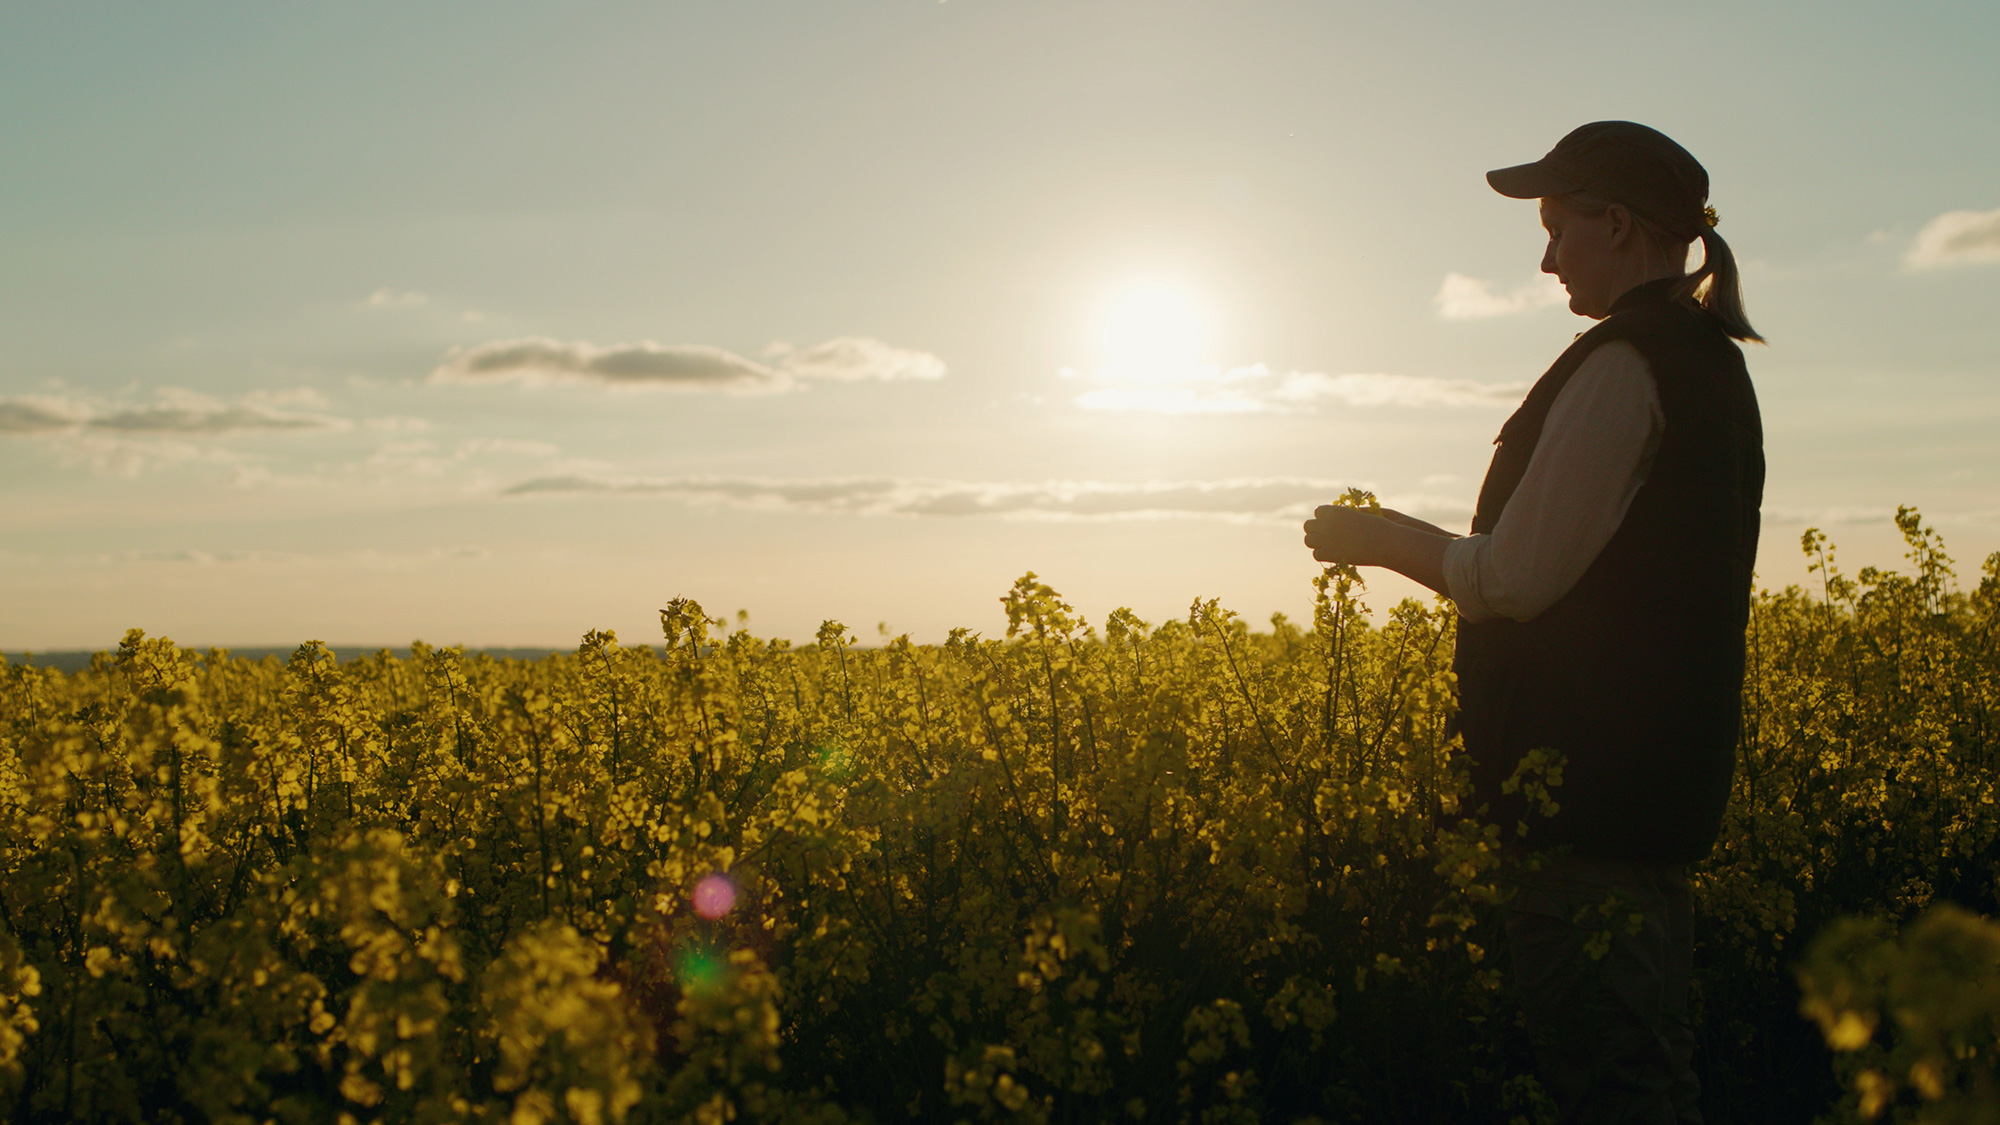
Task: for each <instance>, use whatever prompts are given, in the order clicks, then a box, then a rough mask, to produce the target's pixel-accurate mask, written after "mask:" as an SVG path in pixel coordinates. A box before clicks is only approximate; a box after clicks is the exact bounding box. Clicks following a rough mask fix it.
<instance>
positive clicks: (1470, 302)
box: [1431, 273, 1569, 320]
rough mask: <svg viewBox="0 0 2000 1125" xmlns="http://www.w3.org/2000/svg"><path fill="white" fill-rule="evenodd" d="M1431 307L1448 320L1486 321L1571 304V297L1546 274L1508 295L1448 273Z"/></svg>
mask: <svg viewBox="0 0 2000 1125" xmlns="http://www.w3.org/2000/svg"><path fill="white" fill-rule="evenodd" d="M1431 303H1432V304H1434V305H1436V306H1437V311H1438V315H1439V316H1441V317H1444V318H1445V319H1446V320H1483V319H1486V318H1487V317H1495V316H1512V315H1514V314H1515V313H1525V312H1533V311H1535V310H1536V309H1546V308H1550V307H1552V306H1555V305H1564V304H1568V303H1569V294H1567V293H1565V292H1564V291H1563V287H1562V284H1561V283H1560V282H1558V281H1557V280H1556V279H1555V278H1554V277H1552V276H1550V275H1549V274H1545V273H1544V274H1536V275H1535V277H1534V279H1533V280H1532V281H1529V282H1527V283H1525V284H1523V285H1520V286H1518V287H1516V288H1514V289H1512V290H1510V291H1508V292H1505V293H1502V292H1500V291H1499V290H1497V289H1496V288H1495V287H1494V285H1493V283H1492V282H1490V281H1486V280H1483V279H1481V278H1477V277H1467V276H1466V275H1464V274H1462V273H1448V274H1445V275H1444V283H1443V284H1441V285H1439V286H1438V291H1437V296H1435V297H1432V298H1431Z"/></svg>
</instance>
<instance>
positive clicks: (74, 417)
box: [0, 387, 350, 437]
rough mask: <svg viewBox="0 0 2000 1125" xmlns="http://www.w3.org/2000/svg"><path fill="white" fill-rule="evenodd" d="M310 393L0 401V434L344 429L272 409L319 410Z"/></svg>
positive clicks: (173, 392) (337, 421) (328, 419)
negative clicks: (233, 398)
mask: <svg viewBox="0 0 2000 1125" xmlns="http://www.w3.org/2000/svg"><path fill="white" fill-rule="evenodd" d="M323 402H324V400H323V399H322V398H320V396H319V395H318V394H317V393H316V392H314V391H310V390H303V389H302V390H298V391H290V392H283V391H281V392H260V393H254V394H251V395H249V396H246V397H245V398H244V399H242V400H241V401H238V402H234V403H229V402H223V401H221V400H219V399H214V398H210V397H208V396H207V395H202V394H196V393H194V392H193V391H184V390H179V389H177V388H172V387H169V388H165V389H162V390H161V391H160V392H159V401H158V402H155V403H153V404H151V405H148V406H126V407H111V408H96V407H92V406H89V405H86V404H83V403H78V402H72V401H69V400H66V399H59V398H50V397H47V396H40V395H28V396H23V397H19V398H7V399H0V433H8V434H51V433H70V434H74V433H84V432H94V433H101V434H120V435H127V436H134V437H142V436H153V435H158V436H168V435H172V436H204V435H206V436H214V435H219V434H227V433H236V432H240V431H244V430H323V429H346V428H347V427H348V426H349V425H350V423H349V422H348V420H347V419H345V418H336V417H333V416H331V415H327V414H316V413H306V412H300V411H292V410H281V409H278V404H291V403H304V404H308V405H320V404H322V403H323Z"/></svg>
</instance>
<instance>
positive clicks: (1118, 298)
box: [1096, 280, 1214, 383]
mask: <svg viewBox="0 0 2000 1125" xmlns="http://www.w3.org/2000/svg"><path fill="white" fill-rule="evenodd" d="M1213 330H1214V325H1213V323H1212V318H1211V317H1210V315H1209V311H1208V308H1207V307H1206V306H1205V305H1204V304H1203V303H1202V302H1201V300H1199V299H1198V298H1197V297H1196V296H1195V295H1194V294H1193V293H1191V292H1190V291H1189V290H1188V289H1187V288H1186V287H1185V286H1182V285H1177V284H1175V283H1173V282H1169V281H1160V280H1145V281H1138V282H1134V283H1131V284H1128V285H1126V286H1125V287H1124V288H1123V289H1121V290H1119V291H1118V293H1117V294H1116V295H1115V296H1114V297H1112V299H1111V300H1110V301H1108V302H1106V304H1105V306H1104V308H1103V310H1102V312H1101V313H1100V314H1099V317H1098V322H1097V339H1096V343H1097V349H1098V353H1099V356H1100V358H1101V359H1102V361H1103V364H1104V368H1103V373H1104V374H1105V375H1107V376H1109V377H1110V378H1112V379H1114V380H1117V381H1120V382H1135V383H1162V382H1175V381H1178V380H1182V379H1187V378H1192V377H1194V376H1196V375H1198V374H1199V373H1200V372H1201V370H1202V369H1203V366H1202V365H1203V364H1204V363H1205V362H1206V361H1207V359H1208V355H1207V352H1208V350H1209V347H1210V344H1211V339H1210V337H1211V333H1212V332H1213Z"/></svg>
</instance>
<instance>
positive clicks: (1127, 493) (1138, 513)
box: [504, 474, 1468, 521]
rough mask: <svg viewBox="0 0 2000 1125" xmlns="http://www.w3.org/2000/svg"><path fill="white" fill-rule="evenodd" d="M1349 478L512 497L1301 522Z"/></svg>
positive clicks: (713, 488) (735, 481) (585, 489)
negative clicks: (625, 497) (638, 497)
mask: <svg viewBox="0 0 2000 1125" xmlns="http://www.w3.org/2000/svg"><path fill="white" fill-rule="evenodd" d="M1350 483H1352V482H1341V481H1327V480H1312V479H1306V478H1296V477H1268V478H1243V479H1236V480H1220V481H1140V482H1112V481H954V480H936V479H921V478H903V477H843V478H832V479H823V480H771V479H764V478H756V477H708V476H701V477H619V476H609V475H594V474H564V475H558V476H546V477H536V478H534V479H532V480H526V481H523V482H521V483H520V484H517V485H515V486H514V487H512V488H509V489H507V490H506V492H505V493H504V495H508V496H535V495H564V494H568V495H575V494H582V493H643V494H652V495H660V496H670V497H675V498H678V499H682V500H688V501H692V502H696V503H709V504H722V505H726V506H730V507H739V508H748V509H753V510H761V511H775V512H814V513H826V514H841V515H859V516H907V517H922V516H1001V517H1008V518H1014V519H1051V520H1064V519H1070V520H1105V519H1161V518H1175V517H1183V518H1208V519H1224V520H1235V521H1265V520H1291V519H1303V518H1305V517H1306V516H1307V515H1309V514H1311V512H1312V510H1313V508H1314V507H1316V506H1317V505H1320V504H1324V503H1328V502H1329V501H1330V500H1332V498H1334V497H1336V496H1338V495H1340V494H1341V492H1342V491H1343V490H1344V489H1346V488H1347V487H1348V485H1349V484H1350ZM1394 506H1397V507H1401V508H1402V510H1405V511H1411V512H1416V513H1422V514H1427V515H1430V516H1433V517H1437V518H1444V519H1450V518H1463V517H1464V516H1465V515H1466V514H1468V509H1467V508H1466V507H1465V505H1464V503H1463V502H1462V501H1459V500H1455V499H1451V498H1448V497H1435V496H1412V497H1405V498H1402V499H1401V500H1400V501H1399V502H1397V503H1396V504H1395V505H1394Z"/></svg>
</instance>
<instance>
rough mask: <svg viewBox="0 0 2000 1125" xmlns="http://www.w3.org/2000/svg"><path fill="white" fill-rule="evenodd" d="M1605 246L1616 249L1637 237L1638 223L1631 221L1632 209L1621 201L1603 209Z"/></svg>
mask: <svg viewBox="0 0 2000 1125" xmlns="http://www.w3.org/2000/svg"><path fill="white" fill-rule="evenodd" d="M1604 226H1605V232H1604V233H1605V240H1604V244H1605V246H1606V248H1608V249H1611V250H1618V249H1621V248H1623V247H1624V246H1625V244H1626V243H1628V242H1630V241H1632V239H1634V238H1636V237H1638V233H1639V232H1638V229H1637V228H1638V223H1636V222H1635V221H1633V218H1632V209H1631V208H1629V207H1627V206H1625V205H1624V204H1623V203H1613V204H1612V205H1611V206H1609V207H1607V208H1605V209H1604Z"/></svg>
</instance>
